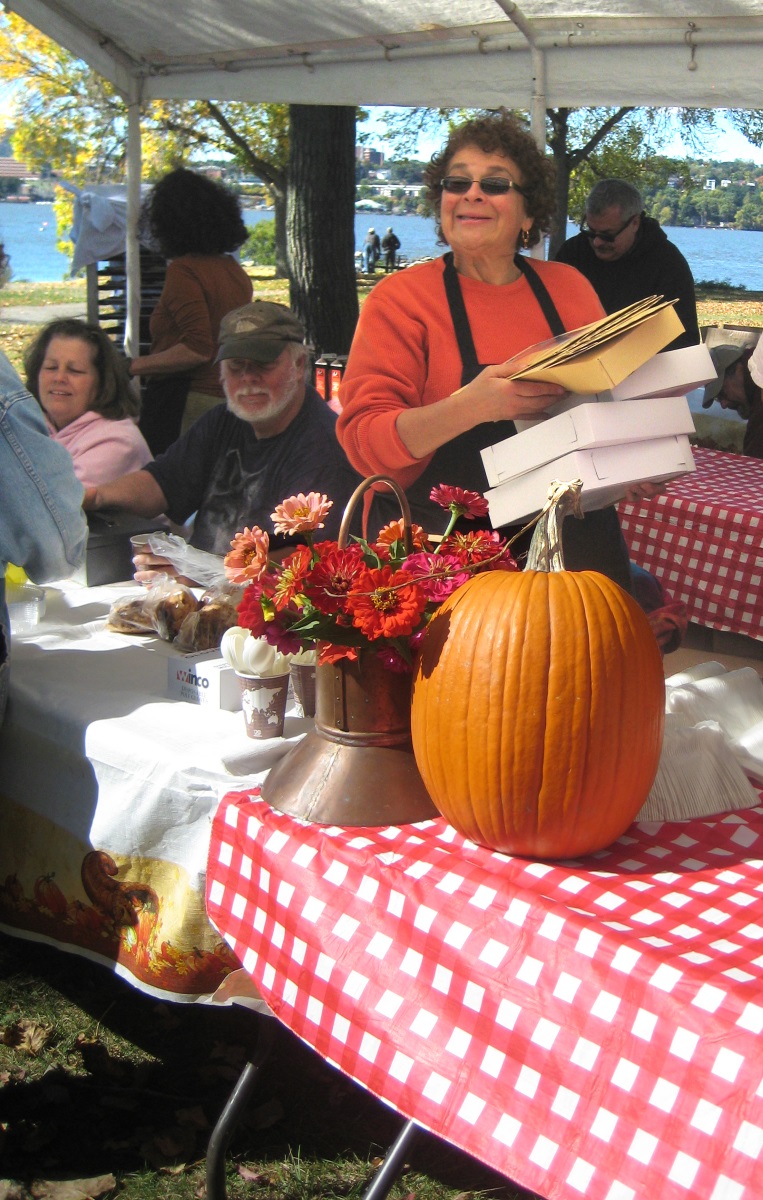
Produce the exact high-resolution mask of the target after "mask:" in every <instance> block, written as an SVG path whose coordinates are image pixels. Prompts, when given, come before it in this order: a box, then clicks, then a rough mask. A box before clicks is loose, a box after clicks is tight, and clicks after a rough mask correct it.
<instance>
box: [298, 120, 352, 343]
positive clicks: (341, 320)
mask: <svg viewBox="0 0 763 1200" xmlns="http://www.w3.org/2000/svg"><path fill="white" fill-rule="evenodd" d="M289 117H290V131H289V171H288V186H287V199H286V243H287V254H288V265H289V300H290V304H291V308H292V309H293V311H294V312H295V313H296V314H297V316H298V317H299V318H300V320H301V321H302V322H303V324H304V326H305V329H306V331H307V337H308V340H309V341H310V342H311V343H312V345H313V346H314V347H315V349H316V353H322V352H324V351H326V350H332V351H334V352H335V353H337V354H347V352H348V351H349V349H350V342H351V341H352V335H353V333H354V332H355V326H356V324H357V321H358V293H357V281H356V277H355V109H354V108H350V107H339V106H336V105H306V104H292V105H290V106H289Z"/></svg>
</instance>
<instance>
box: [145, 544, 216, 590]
mask: <svg viewBox="0 0 763 1200" xmlns="http://www.w3.org/2000/svg"><path fill="white" fill-rule="evenodd" d="M147 548H148V549H149V550H150V551H151V553H152V554H157V555H159V557H161V558H166V559H167V561H168V562H170V563H172V565H173V567H174V568H175V570H176V571H177V572H178V574H180V575H184V576H185V577H186V578H187V579H192V580H193V581H194V583H198V584H199V586H200V587H204V588H211V587H214V588H223V589H224V588H225V587H226V585H227V582H228V581H227V579H226V575H225V569H224V567H223V559H222V557H221V556H220V555H219V554H210V553H209V552H208V551H207V550H197V549H196V547H195V546H189V545H188V542H186V541H185V539H184V538H181V537H180V536H179V535H178V534H176V533H161V532H158V533H151V534H149V535H148V538H147Z"/></svg>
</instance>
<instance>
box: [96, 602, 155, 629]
mask: <svg viewBox="0 0 763 1200" xmlns="http://www.w3.org/2000/svg"><path fill="white" fill-rule="evenodd" d="M106 628H107V629H109V630H111V632H112V633H131V634H138V635H141V634H142V635H143V636H144V637H145V636H146V635H147V634H155V633H156V629H155V628H154V621H153V617H152V614H151V613H150V612H147V611H146V597H145V596H124V597H122V599H121V600H115V601H114V603H113V604H112V606H111V608H110V609H109V615H108V619H107V621H106Z"/></svg>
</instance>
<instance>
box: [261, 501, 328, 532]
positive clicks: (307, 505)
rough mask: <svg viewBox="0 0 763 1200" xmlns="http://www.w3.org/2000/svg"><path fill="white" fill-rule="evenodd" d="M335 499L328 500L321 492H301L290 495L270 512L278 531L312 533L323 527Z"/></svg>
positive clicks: (274, 526)
mask: <svg viewBox="0 0 763 1200" xmlns="http://www.w3.org/2000/svg"><path fill="white" fill-rule="evenodd" d="M333 504H334V501H333V500H328V499H327V498H326V496H323V495H321V493H320V492H308V493H307V495H305V494H304V492H299V494H298V495H296V496H290V497H289V499H288V500H284V502H283V504H278V505H277V506H276V510H275V512H273V513H271V514H270V519H271V520H272V522H273V528H274V529H275V531H276V533H311V532H312V531H313V530H314V529H323V524H324V521H325V519H326V517H327V516H328V511H329V509H330V508H331V507H332V506H333Z"/></svg>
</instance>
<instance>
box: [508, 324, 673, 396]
mask: <svg viewBox="0 0 763 1200" xmlns="http://www.w3.org/2000/svg"><path fill="white" fill-rule="evenodd" d="M683 332H684V327H683V325H682V324H681V321H680V319H679V317H678V316H677V314H676V311H675V309H674V308H673V307H672V306H670V305H668V306H666V307H664V308H660V309H659V310H658V311H657V312H655V313H653V314H652V315H651V316H649V317H647V318H646V320H643V321H641V322H640V323H639V324H637V325H635V326H633V327H632V328H631V329H628V330H626V332H624V333H620V334H618V335H617V336H615V337H613V338H611V339H610V340H607V341H603V342H601V343H600V344H599V345H594V346H591V347H590V348H589V349H588V350H585V351H584V352H583V353H582V354H576V355H574V356H572V357H567V358H566V359H565V360H564V361H562V362H558V361H557V363H554V362H552V361H551V362H549V361H546V362H542V363H540V364H537V365H535V366H533V365H530V366H527V367H525V368H524V369H523V370H520V371H517V372H516V374H515V375H513V376H511V378H513V379H535V380H542V381H543V382H545V383H556V384H559V385H560V386H561V387H563V388H566V389H567V391H569V392H582V393H584V394H587V393H591V392H603V391H608V390H609V389H610V388H613V387H617V385H618V384H619V383H622V381H623V380H624V379H626V378H627V377H628V376H629V375H631V374H632V373H633V371H635V370H637V369H638V368H639V367H640V366H642V365H643V364H644V363H645V362H647V361H648V360H649V359H650V358H651V357H652V356H653V355H655V354H658V353H659V352H660V350H663V349H664V348H665V346H667V345H668V344H669V343H670V342H672V341H673V340H674V339H675V338H677V337H678V336H679V335H680V334H681V333H683Z"/></svg>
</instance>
